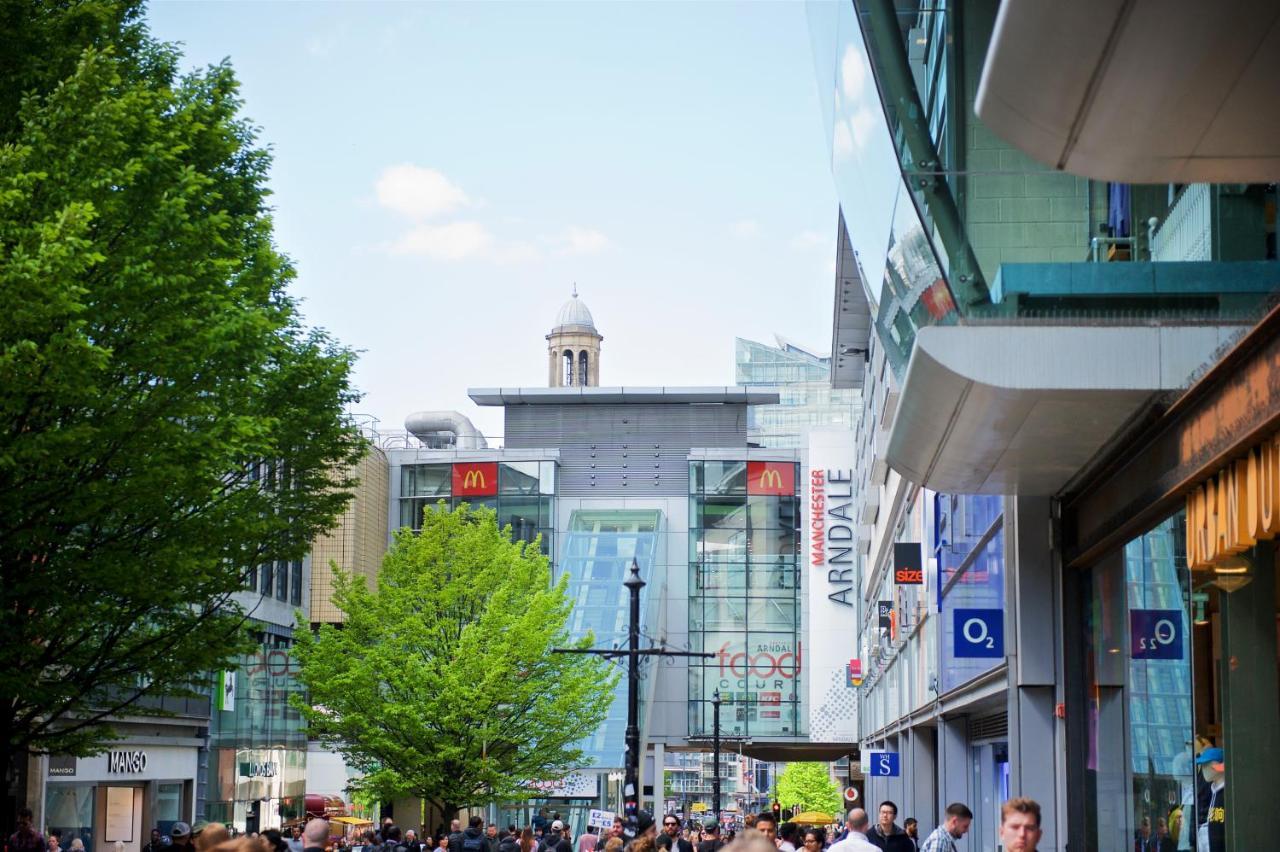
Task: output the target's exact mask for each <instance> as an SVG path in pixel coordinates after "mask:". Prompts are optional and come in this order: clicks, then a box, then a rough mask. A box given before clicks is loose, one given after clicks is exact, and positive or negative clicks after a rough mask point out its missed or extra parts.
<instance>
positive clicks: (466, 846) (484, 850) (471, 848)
mask: <svg viewBox="0 0 1280 852" xmlns="http://www.w3.org/2000/svg"><path fill="white" fill-rule="evenodd" d="M488 848H489V844H488V842H487V841H486V840H485V836H484V818H483V817H478V816H473V817H472V818H471V819H469V820H467V830H466V831H464V832H462V842H461V843H460V844H459V848H458V849H454V848H453V838H450V839H449V852H488Z"/></svg>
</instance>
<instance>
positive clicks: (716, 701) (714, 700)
mask: <svg viewBox="0 0 1280 852" xmlns="http://www.w3.org/2000/svg"><path fill="white" fill-rule="evenodd" d="M711 753H712V761H713V762H714V763H715V774H714V775H712V776H711V803H712V808H713V809H714V810H715V813H716V827H717V828H718V827H719V826H720V690H718V689H717V690H716V691H715V692H713V693H711Z"/></svg>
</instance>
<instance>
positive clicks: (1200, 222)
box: [1151, 183, 1213, 261]
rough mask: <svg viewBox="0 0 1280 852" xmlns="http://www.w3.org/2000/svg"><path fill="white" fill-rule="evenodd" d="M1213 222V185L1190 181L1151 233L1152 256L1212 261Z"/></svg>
mask: <svg viewBox="0 0 1280 852" xmlns="http://www.w3.org/2000/svg"><path fill="white" fill-rule="evenodd" d="M1212 223H1213V192H1212V188H1211V187H1210V185H1209V184H1207V183H1193V184H1188V185H1187V186H1185V187H1183V189H1182V191H1181V192H1180V193H1179V194H1178V197H1177V199H1175V200H1174V203H1173V207H1171V208H1170V209H1169V215H1167V216H1165V217H1164V221H1163V222H1161V223H1159V224H1158V225H1157V226H1156V228H1155V229H1154V230H1153V231H1152V233H1151V259H1152V260H1156V261H1160V260H1173V261H1189V260H1212V259H1213V239H1212V236H1213V231H1212V228H1213V224H1212Z"/></svg>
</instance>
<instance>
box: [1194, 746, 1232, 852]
mask: <svg viewBox="0 0 1280 852" xmlns="http://www.w3.org/2000/svg"><path fill="white" fill-rule="evenodd" d="M1196 766H1197V767H1198V768H1199V769H1200V776H1201V777H1202V778H1204V780H1205V781H1207V782H1208V783H1209V796H1208V800H1207V801H1206V802H1205V803H1204V806H1203V807H1201V808H1199V809H1198V810H1197V811H1196V822H1197V825H1196V852H1223V850H1224V849H1226V846H1227V808H1226V804H1227V803H1226V788H1227V780H1226V772H1227V766H1226V754H1225V753H1224V752H1223V751H1222V749H1220V748H1217V747H1215V748H1207V749H1205V750H1204V751H1202V752H1200V754H1199V756H1197V757H1196Z"/></svg>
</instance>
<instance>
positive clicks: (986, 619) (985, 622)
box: [952, 609, 1004, 659]
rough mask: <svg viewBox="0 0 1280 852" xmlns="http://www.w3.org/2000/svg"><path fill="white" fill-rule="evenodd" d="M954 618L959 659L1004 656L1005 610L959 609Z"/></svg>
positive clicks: (956, 653)
mask: <svg viewBox="0 0 1280 852" xmlns="http://www.w3.org/2000/svg"><path fill="white" fill-rule="evenodd" d="M953 619H954V621H953V623H952V626H953V628H954V629H955V634H954V635H955V656H956V658H957V659H963V658H974V657H990V658H999V657H1003V656H1004V610H1002V609H957V610H955V611H954V614H953Z"/></svg>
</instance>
